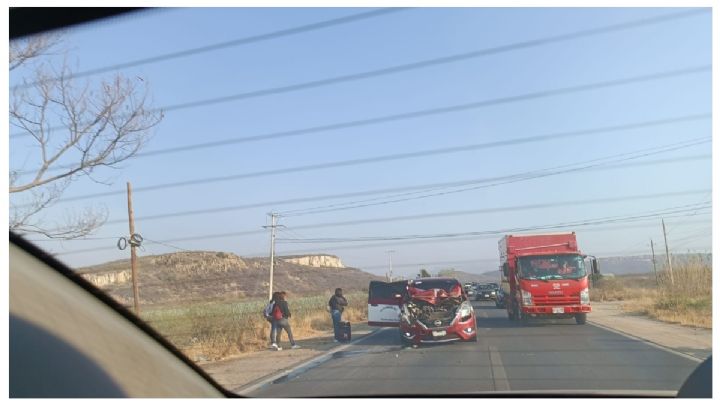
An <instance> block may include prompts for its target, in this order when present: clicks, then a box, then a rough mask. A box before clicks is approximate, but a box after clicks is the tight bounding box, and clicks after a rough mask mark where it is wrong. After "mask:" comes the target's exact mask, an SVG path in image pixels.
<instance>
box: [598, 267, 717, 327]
mask: <svg viewBox="0 0 720 404" xmlns="http://www.w3.org/2000/svg"><path fill="white" fill-rule="evenodd" d="M658 269H659V268H658ZM590 299H591V300H593V301H599V302H612V301H620V302H622V309H623V311H625V312H627V313H632V314H642V315H647V316H649V317H651V318H655V319H657V320H661V321H666V322H669V323H676V324H681V325H687V326H694V327H702V328H712V267H711V265H710V263H708V262H707V261H704V260H702V259H701V258H690V259H688V260H687V261H685V262H682V263H678V264H677V265H673V276H672V279H671V277H670V272H669V271H667V270H666V269H665V268H664V267H663V268H662V271H660V270H659V271H658V276H657V280H656V278H655V275H654V274H647V275H627V276H618V277H612V278H608V277H605V278H602V279H600V280H598V281H596V283H595V287H594V288H592V289H591V291H590Z"/></svg>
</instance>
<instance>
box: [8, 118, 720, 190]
mask: <svg viewBox="0 0 720 404" xmlns="http://www.w3.org/2000/svg"><path fill="white" fill-rule="evenodd" d="M437 110H443V108H440V109H435V110H425V111H420V112H427V111H437ZM441 113H445V112H441ZM408 116H411V117H413V118H416V117H418V115H417V114H416V113H409V114H400V115H388V116H384V117H375V118H370V119H365V120H360V121H350V122H343V123H337V124H330V125H323V126H315V127H311V128H304V129H293V130H289V131H281V132H275V133H271V134H264V135H255V136H249V137H241V138H230V139H225V140H219V141H213V142H204V143H196V144H192V145H187V146H176V147H170V148H165V149H159V150H150V151H146V152H139V153H137V154H135V155H134V156H133V159H137V158H143V157H151V156H158V155H165V154H174V153H179V152H187V151H193V150H198V149H206V148H215V147H220V146H227V145H232V144H238V143H244V142H252V141H261V140H270V139H278V138H283V137H289V136H299V135H307V134H313V133H319V132H324V131H329V130H338V129H345V128H351V127H357V126H364V125H372V124H377V123H383V122H389V121H394V120H398V119H407V118H406V117H408ZM711 118H712V114H708V113H703V114H690V115H683V116H677V117H669V118H662V119H655V120H648V121H641V122H629V123H624V124H619V125H609V126H602V127H596V128H586V129H577V130H572V131H561V132H554V133H547V134H542V135H534V136H527V137H521V138H514V139H509V140H500V141H494V142H486V143H479V144H471V145H464V146H456V147H449V148H442V149H432V150H430V151H426V153H437V154H445V153H457V152H467V151H474V150H480V149H486V148H493V147H502V146H510V145H516V144H524V143H532V142H540V141H547V140H554V139H561V138H568V137H580V136H589V135H595V134H600V133H611V132H618V131H625V130H634V129H642V128H650V127H655V126H663V125H670V124H676V123H684V122H692V121H700V120H708V119H711ZM429 155H431V154H429ZM72 167H74V166H73V165H62V166H58V167H53V168H50V169H48V170H47V171H48V172H54V171H59V170H64V169H68V168H72ZM36 172H37V170H22V171H17V172H15V173H14V174H15V175H16V176H18V177H20V176H24V175H30V174H35V173H36Z"/></svg>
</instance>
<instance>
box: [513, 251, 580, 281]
mask: <svg viewBox="0 0 720 404" xmlns="http://www.w3.org/2000/svg"><path fill="white" fill-rule="evenodd" d="M518 266H519V268H520V277H521V278H523V279H540V280H549V279H579V278H582V277H583V276H585V275H586V272H585V263H584V261H583V259H582V257H580V256H579V255H543V256H535V257H521V258H519V259H518Z"/></svg>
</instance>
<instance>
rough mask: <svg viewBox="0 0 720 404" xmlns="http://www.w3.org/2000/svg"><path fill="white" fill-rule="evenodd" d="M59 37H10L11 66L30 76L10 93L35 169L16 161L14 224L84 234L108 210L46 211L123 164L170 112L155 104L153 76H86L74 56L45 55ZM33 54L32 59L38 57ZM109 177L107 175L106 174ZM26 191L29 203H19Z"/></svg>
mask: <svg viewBox="0 0 720 404" xmlns="http://www.w3.org/2000/svg"><path fill="white" fill-rule="evenodd" d="M56 43H57V40H56V39H53V38H48V37H34V38H31V39H29V40H27V41H25V42H23V43H14V44H11V50H10V70H15V69H17V68H18V67H20V66H22V67H23V69H21V70H24V71H26V72H27V74H26V77H24V78H23V84H21V85H17V86H15V87H14V88H13V89H12V90H11V94H10V125H11V126H12V127H15V128H18V129H19V130H20V132H19V133H17V134H16V135H15V136H18V137H22V138H24V139H27V141H28V142H29V143H30V144H29V146H30V150H31V155H30V156H28V158H29V159H30V160H31V161H30V163H29V164H30V165H31V166H32V167H33V168H31V169H27V170H25V169H18V168H11V169H10V194H11V196H17V197H16V198H11V204H10V228H11V229H13V230H16V231H20V232H26V233H27V232H29V233H39V234H43V235H45V236H47V237H52V238H64V239H70V238H77V237H82V236H85V235H87V234H89V233H90V232H92V231H93V230H95V229H97V228H98V227H99V226H101V225H102V224H103V223H104V222H105V220H106V217H107V213H106V212H104V211H102V210H98V209H96V208H91V207H86V208H84V210H82V211H81V212H80V213H70V214H68V215H66V216H67V217H66V218H65V220H64V223H60V224H58V223H54V224H50V223H48V222H47V221H46V220H45V218H44V217H43V215H42V213H43V211H45V210H46V209H47V208H49V207H50V206H52V205H53V204H54V203H55V202H56V201H57V200H58V199H59V198H60V197H61V196H62V194H63V192H64V191H65V190H66V189H67V188H68V186H69V185H70V184H71V183H72V182H73V181H74V180H75V179H77V178H79V177H83V176H85V177H87V178H90V179H91V180H93V181H96V182H102V181H101V180H98V179H97V178H95V177H94V176H93V174H94V171H95V170H96V169H97V168H100V167H110V168H117V167H118V165H119V164H120V163H122V162H123V161H125V160H127V159H129V158H131V157H133V156H134V155H135V154H136V153H137V152H138V151H139V150H140V149H141V148H142V147H143V145H144V144H145V143H146V142H147V140H148V139H149V136H150V133H151V129H152V128H153V127H155V126H156V125H157V124H158V123H159V122H160V121H161V120H162V117H163V114H162V112H161V111H158V110H153V109H151V108H149V107H148V105H147V104H148V99H147V97H148V91H147V86H146V82H145V81H144V80H143V79H141V78H139V77H133V78H127V77H124V76H122V75H120V74H117V75H115V76H114V77H112V78H111V79H110V80H102V81H99V82H96V83H90V82H89V81H84V82H82V83H80V82H79V81H78V80H76V79H74V78H73V74H72V71H71V70H70V68H69V67H68V63H67V62H66V60H65V61H63V62H62V64H61V65H60V67H59V68H56V67H55V65H54V64H53V63H52V62H51V61H49V60H39V59H42V58H41V56H42V55H43V54H44V53H45V52H47V50H48V49H49V48H50V47H51V46H53V45H54V44H56ZM31 62H32V63H31ZM103 183H104V182H103ZM13 199H21V200H22V201H23V202H24V203H22V204H18V203H13V202H14V201H13Z"/></svg>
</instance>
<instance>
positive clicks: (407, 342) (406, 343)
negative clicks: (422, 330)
mask: <svg viewBox="0 0 720 404" xmlns="http://www.w3.org/2000/svg"><path fill="white" fill-rule="evenodd" d="M398 331H399V332H398V338H400V346H401V347H402V348H407V347H410V346H411V345H412V340H408V339H407V338H405V337H404V336H403V332H402V330H398Z"/></svg>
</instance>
